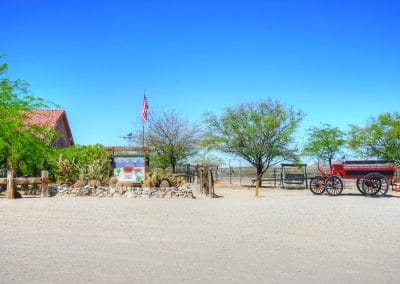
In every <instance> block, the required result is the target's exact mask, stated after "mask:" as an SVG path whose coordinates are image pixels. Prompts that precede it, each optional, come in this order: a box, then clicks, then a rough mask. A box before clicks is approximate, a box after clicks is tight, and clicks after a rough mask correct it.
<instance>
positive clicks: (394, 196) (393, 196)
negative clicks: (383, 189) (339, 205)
mask: <svg viewBox="0 0 400 284" xmlns="http://www.w3.org/2000/svg"><path fill="white" fill-rule="evenodd" d="M341 195H345V196H362V197H366V198H400V196H397V195H392V194H385V195H363V194H361V193H342V194H341Z"/></svg>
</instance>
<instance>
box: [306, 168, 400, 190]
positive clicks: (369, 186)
mask: <svg viewBox="0 0 400 284" xmlns="http://www.w3.org/2000/svg"><path fill="white" fill-rule="evenodd" d="M318 171H319V172H320V173H321V175H322V176H317V177H314V178H311V180H310V190H311V192H312V193H314V194H322V193H324V192H325V191H326V192H327V193H328V194H329V195H339V194H341V193H342V191H343V181H342V179H352V180H356V185H357V189H358V190H359V191H360V192H361V193H362V194H364V195H376V194H380V195H385V194H386V193H387V191H388V190H389V185H391V186H392V189H393V190H396V188H397V185H396V184H395V183H394V178H395V176H396V165H395V163H394V162H393V161H388V160H373V161H346V162H344V163H337V164H332V166H331V172H330V173H326V172H325V171H324V170H322V169H321V168H320V165H319V163H318Z"/></svg>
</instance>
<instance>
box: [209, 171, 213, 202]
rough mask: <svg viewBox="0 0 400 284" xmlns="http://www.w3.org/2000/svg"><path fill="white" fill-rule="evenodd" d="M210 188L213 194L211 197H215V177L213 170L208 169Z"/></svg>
mask: <svg viewBox="0 0 400 284" xmlns="http://www.w3.org/2000/svg"><path fill="white" fill-rule="evenodd" d="M208 189H209V191H208V192H209V194H211V198H214V179H213V175H212V171H211V170H208Z"/></svg>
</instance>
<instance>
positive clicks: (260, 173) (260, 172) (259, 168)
mask: <svg viewBox="0 0 400 284" xmlns="http://www.w3.org/2000/svg"><path fill="white" fill-rule="evenodd" d="M256 168H257V179H258V180H259V181H260V183H259V185H260V187H261V186H262V176H263V166H262V165H257V167H256Z"/></svg>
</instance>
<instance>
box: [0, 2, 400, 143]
mask: <svg viewBox="0 0 400 284" xmlns="http://www.w3.org/2000/svg"><path fill="white" fill-rule="evenodd" d="M0 11H1V17H0V53H2V54H6V58H5V62H7V63H8V64H9V65H10V70H9V73H8V76H9V77H11V78H14V79H16V78H21V79H24V80H26V81H28V82H29V83H30V84H31V91H32V93H33V94H34V95H36V96H40V97H43V98H45V99H46V100H49V101H52V102H54V103H57V104H59V105H60V106H61V107H62V108H64V109H65V110H66V111H67V115H68V118H69V121H70V124H71V128H72V132H73V135H74V138H75V141H76V143H78V144H94V143H101V144H104V145H126V142H125V141H124V140H122V139H121V138H120V136H122V135H124V134H126V133H127V132H130V131H131V129H132V127H133V124H135V123H137V122H138V117H139V116H140V112H141V103H142V99H143V89H144V88H146V90H147V92H148V100H149V105H150V110H152V111H154V110H160V109H162V108H167V109H176V110H178V111H180V112H182V113H184V114H186V115H188V116H189V118H190V119H191V120H192V121H194V120H199V119H200V118H201V115H202V113H203V112H204V111H206V110H210V111H213V112H216V113H221V111H223V109H224V108H226V107H228V106H235V105H237V104H239V103H241V102H248V101H259V100H262V99H264V98H266V97H268V96H270V97H272V98H278V99H279V100H281V101H282V102H284V103H286V104H289V105H292V106H294V107H295V108H298V109H301V110H303V111H304V113H305V114H306V117H305V119H304V121H303V124H302V128H301V130H300V131H299V134H298V138H299V139H302V131H304V129H306V128H308V127H309V126H317V125H318V124H319V123H320V122H323V123H330V124H332V125H334V126H339V127H341V128H343V129H344V130H345V129H346V128H347V125H348V124H351V123H355V124H361V125H363V124H364V123H365V121H366V120H367V118H368V117H370V116H371V115H377V114H379V113H381V112H385V111H389V112H393V111H399V105H400V16H399V15H400V1H395V0H393V1H386V0H375V1H368V0H360V1H352V0H343V1H341V0H337V1H333V0H332V1H322V0H318V1H317V0H304V1H299V0H280V1H278V0H275V1H268V0H265V1H252V0H247V1H208V0H206V1H173V0H172V1H152V0H138V1H120V0H113V1H111V0H110V1H100V0H99V1H75V0H68V1H67V0H64V1H62V0H58V1H55V0H51V1H50V0H47V1H46V0H37V1H34V0H1V1H0Z"/></svg>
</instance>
